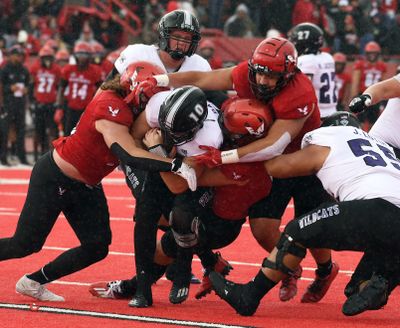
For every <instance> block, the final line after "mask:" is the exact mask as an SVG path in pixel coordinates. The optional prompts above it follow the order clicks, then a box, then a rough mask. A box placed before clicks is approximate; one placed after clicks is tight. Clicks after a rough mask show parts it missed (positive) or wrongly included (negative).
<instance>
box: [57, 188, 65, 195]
mask: <svg viewBox="0 0 400 328" xmlns="http://www.w3.org/2000/svg"><path fill="white" fill-rule="evenodd" d="M66 191H67V189H64V188H62V187H58V194H59V195H60V196H62V195H64V193H65V192H66Z"/></svg>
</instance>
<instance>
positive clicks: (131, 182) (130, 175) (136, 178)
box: [124, 166, 175, 285]
mask: <svg viewBox="0 0 400 328" xmlns="http://www.w3.org/2000/svg"><path fill="white" fill-rule="evenodd" d="M124 173H125V177H126V183H127V185H128V186H129V188H130V189H131V191H132V194H133V196H134V197H135V200H136V205H135V215H134V220H135V227H134V232H133V237H134V248H135V264H136V272H137V279H138V282H139V285H141V284H142V283H143V284H146V281H142V278H143V279H147V278H146V277H150V272H152V270H153V259H154V253H155V250H156V242H157V229H158V222H159V220H160V218H161V216H162V215H163V214H164V215H165V217H166V218H168V213H169V211H170V209H171V206H172V202H173V199H174V196H175V195H174V194H172V193H171V192H170V191H169V189H168V188H167V186H166V185H165V184H164V182H163V180H162V179H161V176H160V174H159V173H158V172H148V171H142V170H138V169H135V168H132V167H130V166H125V167H124ZM149 283H151V282H149Z"/></svg>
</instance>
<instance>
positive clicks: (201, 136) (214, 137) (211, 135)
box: [146, 91, 223, 157]
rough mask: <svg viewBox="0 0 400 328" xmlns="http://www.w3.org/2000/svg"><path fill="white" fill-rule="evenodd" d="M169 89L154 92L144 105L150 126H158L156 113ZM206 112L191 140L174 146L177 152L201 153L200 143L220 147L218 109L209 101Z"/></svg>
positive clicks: (185, 153) (192, 154)
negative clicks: (204, 118) (205, 116)
mask: <svg viewBox="0 0 400 328" xmlns="http://www.w3.org/2000/svg"><path fill="white" fill-rule="evenodd" d="M170 93H171V91H163V92H159V93H156V94H155V95H154V96H153V97H151V98H150V100H149V102H148V103H147V106H146V120H147V123H148V124H149V125H150V126H151V127H152V128H159V127H160V125H159V123H158V114H159V112H160V106H161V104H162V103H163V101H164V100H165V98H167V96H168V95H169V94H170ZM207 109H208V114H207V118H206V120H205V121H204V125H203V127H202V128H201V129H200V130H199V131H198V132H197V133H196V136H195V137H194V139H193V140H191V141H189V142H186V143H184V144H182V145H179V146H177V147H176V150H177V152H178V154H180V155H182V156H185V157H190V156H196V155H200V154H203V153H204V152H205V151H204V150H201V149H200V148H199V146H200V145H205V146H211V147H214V148H217V149H218V148H220V147H221V145H222V141H223V134H222V131H221V128H220V126H219V123H218V116H219V110H218V108H217V107H216V106H215V105H214V104H213V103H210V102H207Z"/></svg>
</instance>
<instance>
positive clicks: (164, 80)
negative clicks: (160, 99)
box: [153, 74, 169, 87]
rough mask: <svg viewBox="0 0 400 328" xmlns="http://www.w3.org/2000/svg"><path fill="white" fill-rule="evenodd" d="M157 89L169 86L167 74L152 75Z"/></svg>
mask: <svg viewBox="0 0 400 328" xmlns="http://www.w3.org/2000/svg"><path fill="white" fill-rule="evenodd" d="M153 77H154V78H155V79H156V81H157V86H158V87H167V86H168V85H169V77H168V75H167V74H161V75H154V76H153Z"/></svg>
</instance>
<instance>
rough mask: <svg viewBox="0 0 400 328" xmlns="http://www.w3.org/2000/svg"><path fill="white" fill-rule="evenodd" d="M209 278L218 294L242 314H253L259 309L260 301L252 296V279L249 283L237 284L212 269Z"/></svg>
mask: <svg viewBox="0 0 400 328" xmlns="http://www.w3.org/2000/svg"><path fill="white" fill-rule="evenodd" d="M209 278H210V280H211V283H212V285H213V287H214V290H215V292H216V294H217V295H218V296H219V297H221V298H222V299H223V300H224V301H226V302H227V303H228V304H229V305H230V306H232V307H233V308H234V309H235V310H236V312H237V313H239V314H240V315H242V316H251V315H253V314H254V313H255V312H256V311H257V308H258V305H259V304H260V301H259V300H258V299H257V298H256V297H253V296H252V293H251V288H252V284H253V282H252V281H250V282H249V283H247V284H236V283H234V282H232V281H229V280H227V279H225V278H224V277H223V276H222V275H221V274H220V273H217V272H215V271H211V273H210V275H209Z"/></svg>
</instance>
